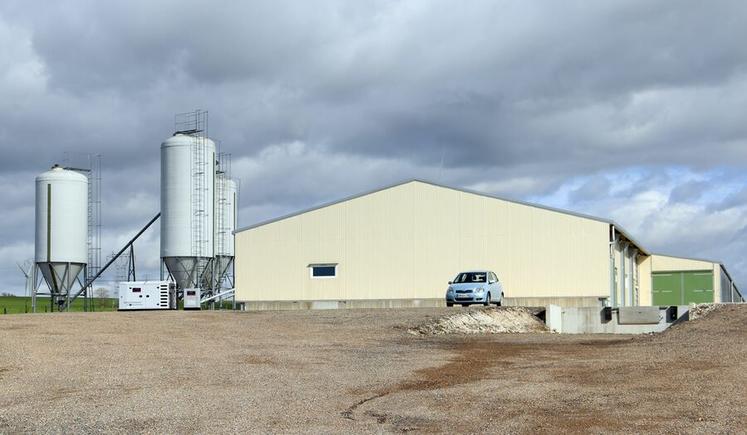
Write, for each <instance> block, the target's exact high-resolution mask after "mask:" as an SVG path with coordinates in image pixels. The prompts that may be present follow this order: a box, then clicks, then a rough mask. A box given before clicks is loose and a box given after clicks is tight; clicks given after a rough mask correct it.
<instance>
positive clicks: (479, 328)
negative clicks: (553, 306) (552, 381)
mask: <svg viewBox="0 0 747 435" xmlns="http://www.w3.org/2000/svg"><path fill="white" fill-rule="evenodd" d="M546 331H547V327H546V326H545V323H544V322H543V321H542V320H540V319H539V318H538V317H537V316H536V315H535V312H534V311H533V310H532V309H530V308H524V307H499V308H492V307H489V308H481V309H469V310H460V311H456V312H455V313H454V314H447V315H445V316H442V317H439V318H436V319H432V320H429V321H427V322H425V323H423V324H421V325H418V326H416V327H414V328H410V329H409V330H408V332H409V333H410V334H413V335H443V334H500V333H522V332H546Z"/></svg>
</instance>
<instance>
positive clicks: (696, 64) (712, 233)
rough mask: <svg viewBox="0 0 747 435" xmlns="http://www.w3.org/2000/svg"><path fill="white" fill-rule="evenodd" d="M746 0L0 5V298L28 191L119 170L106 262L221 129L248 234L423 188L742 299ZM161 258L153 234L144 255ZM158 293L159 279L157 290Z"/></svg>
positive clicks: (108, 197) (109, 193) (14, 284)
mask: <svg viewBox="0 0 747 435" xmlns="http://www.w3.org/2000/svg"><path fill="white" fill-rule="evenodd" d="M746 22H747V2H744V1H742V0H735V1H712V2H702V1H694V0H693V1H687V0H682V1H651V0H640V1H637V0H624V1H594V2H590V1H563V2H554V1H546V2H539V1H536V2H535V1H526V0H519V1H494V0H490V1H479V0H474V1H469V2H453V1H438V0H429V1H419V0H407V1H367V2H357V1H352V2H351V1H326V0H316V1H314V2H308V1H300V0H297V1H280V0H272V1H259V0H254V1H251V2H235V1H226V2H220V1H204V2H194V1H189V0H179V1H159V2H154V1H150V0H148V1H145V0H143V1H140V0H128V1H121V2H110V1H107V2H100V1H95V0H89V1H59V2H48V1H29V0H23V1H13V0H4V1H2V2H1V3H0V147H1V149H2V158H0V195H1V199H2V205H3V211H2V215H1V216H2V225H1V226H0V272H2V273H1V274H0V290H3V291H7V290H14V291H19V292H22V287H23V279H22V276H21V274H20V272H18V271H17V269H16V268H15V263H16V262H18V261H23V260H25V259H27V258H32V257H33V232H34V230H33V220H34V177H35V176H36V175H37V174H38V173H40V172H42V171H44V170H46V169H47V168H48V167H49V166H51V165H52V164H53V163H55V162H64V161H65V159H66V156H67V161H69V162H73V161H75V160H76V159H80V158H81V156H83V155H85V154H86V153H100V154H101V155H102V159H103V203H104V216H103V225H104V237H103V250H104V253H110V252H111V251H114V250H116V249H118V248H119V247H120V246H121V245H122V244H123V243H124V242H125V241H126V240H127V239H128V238H129V237H130V235H131V234H133V233H134V232H135V231H137V229H138V228H139V227H140V226H142V225H143V224H144V223H145V222H146V221H147V220H148V219H149V218H150V217H151V216H152V215H154V214H155V213H156V212H157V211H158V208H159V145H160V143H161V141H162V140H163V139H164V138H166V137H168V136H169V135H170V134H171V133H172V131H173V129H174V114H175V113H177V112H185V111H189V110H193V109H196V108H201V109H207V110H209V113H210V133H211V135H212V136H214V137H215V138H216V139H219V140H221V141H222V151H224V152H229V153H231V154H232V156H233V175H234V177H236V178H240V180H241V212H240V223H239V224H240V226H243V225H249V224H251V223H254V222H258V221H261V220H264V219H267V218H272V217H275V216H278V215H281V214H284V213H288V212H292V211H295V210H298V209H302V208H305V207H309V206H312V205H315V204H319V203H322V202H326V201H330V200H335V199H338V198H341V197H344V196H346V195H350V194H353V193H357V192H361V191H365V190H368V189H371V188H375V187H379V186H382V185H386V184H390V183H394V182H397V181H401V180H404V179H409V178H424V179H428V180H432V181H436V182H440V183H443V184H448V185H453V186H458V187H465V188H470V189H475V190H480V191H485V192H489V193H494V194H499V195H503V196H506V197H511V198H517V199H523V200H529V201H534V202H539V203H543V204H547V205H551V206H556V207H561V208H567V209H570V210H575V211H579V212H583V213H590V214H594V215H599V216H603V217H609V218H612V219H614V220H616V221H617V222H619V223H620V224H621V225H623V226H624V227H625V228H626V229H627V230H629V231H630V232H631V233H633V234H634V235H635V236H636V237H637V238H638V239H639V241H640V242H641V243H643V244H644V245H645V246H646V247H647V248H649V249H651V250H654V251H661V252H665V253H672V254H677V255H683V256H693V257H706V258H713V259H717V260H721V261H723V262H725V263H726V265H727V267H728V268H729V270H730V271H731V272H732V274H733V275H734V276H735V277H736V279H737V282H738V284H741V286H742V287H743V288H747V259H745V255H744V254H745V252H747V187H746V186H747V49H745V45H744V42H745V41H747V26H745V24H744V23H746ZM137 250H138V257H139V258H138V260H139V267H140V269H141V270H142V271H150V272H149V273H154V272H153V271H154V270H156V269H157V265H158V231H157V230H156V231H151V232H149V233H148V234H147V237H146V239H145V240H143V241H142V242H141V243H139V245H138V246H137ZM153 277H154V276H153Z"/></svg>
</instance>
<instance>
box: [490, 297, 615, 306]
mask: <svg viewBox="0 0 747 435" xmlns="http://www.w3.org/2000/svg"><path fill="white" fill-rule="evenodd" d="M600 297H604V296H559V297H553V296H539V297H508V296H506V297H504V298H503V299H504V301H503V305H506V306H507V307H546V306H548V305H557V306H559V307H594V308H601V307H602V303H601V302H600V301H599V298H600Z"/></svg>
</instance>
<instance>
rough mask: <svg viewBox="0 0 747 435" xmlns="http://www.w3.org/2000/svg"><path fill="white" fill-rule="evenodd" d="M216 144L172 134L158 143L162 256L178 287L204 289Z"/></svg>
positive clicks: (211, 226) (209, 249)
mask: <svg viewBox="0 0 747 435" xmlns="http://www.w3.org/2000/svg"><path fill="white" fill-rule="evenodd" d="M214 192H215V142H213V141H212V140H210V139H209V138H207V137H204V136H200V135H199V134H186V133H176V134H174V135H173V136H172V137H170V138H168V139H166V140H165V141H164V142H163V143H162V144H161V258H162V260H163V262H164V264H165V265H166V268H167V269H168V271H169V273H170V274H171V276H172V277H173V279H174V281H175V282H176V284H177V287H179V288H180V289H182V290H183V289H188V288H203V287H205V285H204V280H205V278H206V271H207V270H209V269H210V268H211V267H212V259H213V256H214V252H215V251H214V248H215V245H214V244H215V221H214V216H215V210H214V207H215V196H214Z"/></svg>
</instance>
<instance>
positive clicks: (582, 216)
mask: <svg viewBox="0 0 747 435" xmlns="http://www.w3.org/2000/svg"><path fill="white" fill-rule="evenodd" d="M410 183H422V184H428V185H431V186H434V187H439V188H442V189H449V190H455V191H457V192H463V193H469V194H471V195H477V196H482V197H486V198H491V199H498V200H501V201H506V202H510V203H514V204H520V205H525V206H528V207H534V208H539V209H543V210H548V211H552V212H555V213H562V214H567V215H570V216H575V217H578V218H582V219H589V220H593V221H597V222H603V223H606V224H609V225H614V227H615V230H616V231H617V232H619V233H621V234H622V235H623V236H625V238H626V239H628V240H629V241H630V242H631V243H633V244H634V245H636V246H637V247H638V249H639V250H640V251H641V253H643V254H645V255H649V254H650V253H649V251H648V250H647V249H645V248H643V246H642V245H641V244H640V243H638V242H637V241H636V240H635V239H633V237H631V236H630V234H629V233H628V232H627V231H625V230H624V229H623V228H622V227H621V226H620V225H618V224H617V223H616V222H615V221H613V220H611V219H604V218H600V217H597V216H592V215H588V214H583V213H577V212H574V211H569V210H564V209H560V208H555V207H549V206H546V205H542V204H535V203H531V202H525V201H519V200H516V199H510V198H504V197H501V196H497V195H493V194H489V193H485V192H477V191H473V190H469V189H464V188H459V187H452V186H445V185H443V184H438V183H434V182H432V181H426V180H421V179H417V178H413V179H409V180H406V181H401V182H399V183H395V184H391V185H388V186H384V187H380V188H378V189H374V190H370V191H367V192H363V193H359V194H356V195H352V196H348V197H346V198H342V199H339V200H337V201H332V202H328V203H324V204H321V205H318V206H315V207H311V208H307V209H304V210H300V211H297V212H295V213H291V214H287V215H284V216H280V217H277V218H274V219H269V220H266V221H262V222H258V223H256V224H254V225H249V226H246V227H243V228H239V229H237V230H236V231H234V234H235V233H239V232H242V231H246V230H251V229H253V228H257V227H261V226H264V225H268V224H271V223H273V222H278V221H282V220H285V219H289V218H292V217H295V216H299V215H302V214H305V213H309V212H312V211H314V210H319V209H322V208H326V207H331V206H333V205H336V204H340V203H342V202H346V201H350V200H353V199H357V198H361V197H363V196H367V195H371V194H374V193H377V192H381V191H384V190H389V189H393V188H395V187H399V186H403V185H405V184H410Z"/></svg>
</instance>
